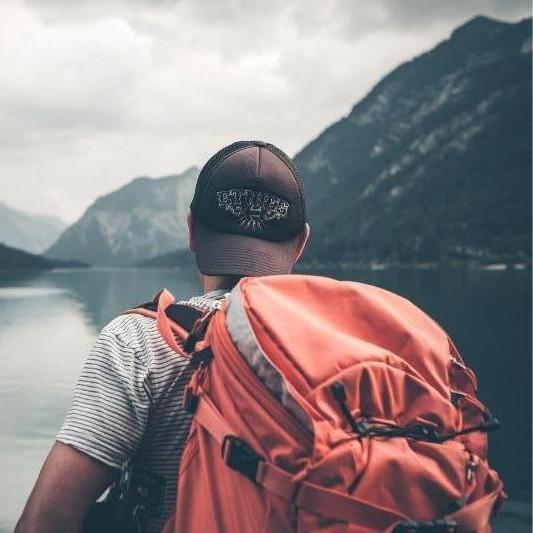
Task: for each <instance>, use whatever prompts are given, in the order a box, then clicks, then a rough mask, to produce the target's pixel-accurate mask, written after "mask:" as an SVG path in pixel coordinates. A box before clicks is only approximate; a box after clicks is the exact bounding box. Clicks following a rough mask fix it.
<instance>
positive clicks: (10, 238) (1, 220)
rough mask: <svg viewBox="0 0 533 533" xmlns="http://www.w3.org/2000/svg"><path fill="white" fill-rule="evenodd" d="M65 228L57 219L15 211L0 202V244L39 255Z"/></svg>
mask: <svg viewBox="0 0 533 533" xmlns="http://www.w3.org/2000/svg"><path fill="white" fill-rule="evenodd" d="M66 227H67V224H66V223H65V222H64V221H63V220H61V219H60V218H59V217H55V216H53V215H43V214H38V213H31V212H28V211H22V210H20V209H15V208H13V207H11V206H9V205H7V204H6V203H5V202H3V201H1V200H0V242H5V243H6V244H7V245H9V246H13V247H15V248H20V249H22V250H26V251H28V252H30V253H41V252H44V250H46V249H47V248H48V247H49V246H50V244H52V241H54V240H55V239H56V238H57V237H58V236H59V235H60V233H61V232H62V231H63V230H64V229H65V228H66Z"/></svg>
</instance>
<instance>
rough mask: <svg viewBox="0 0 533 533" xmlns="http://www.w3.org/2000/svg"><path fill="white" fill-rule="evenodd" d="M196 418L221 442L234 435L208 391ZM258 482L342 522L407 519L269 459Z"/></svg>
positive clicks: (385, 524)
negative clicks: (296, 477) (298, 479)
mask: <svg viewBox="0 0 533 533" xmlns="http://www.w3.org/2000/svg"><path fill="white" fill-rule="evenodd" d="M195 419H196V421H197V422H198V423H199V424H201V425H202V426H203V427H204V428H205V429H206V430H207V431H208V432H209V433H210V434H211V435H212V436H213V438H214V439H215V440H216V441H217V442H219V443H220V444H221V445H222V443H223V442H224V439H225V438H226V437H227V436H228V435H234V432H233V430H232V429H231V427H230V426H229V425H228V423H227V422H226V420H225V419H224V417H223V416H222V414H221V413H220V411H219V410H218V409H217V408H216V407H215V405H214V404H213V403H212V402H211V400H210V399H209V398H207V397H206V395H205V394H204V395H202V396H201V397H200V400H199V403H198V408H197V410H196V413H195ZM255 481H256V483H257V484H258V485H260V486H262V487H263V488H264V489H266V490H267V491H269V492H270V493H272V494H275V495H276V496H278V497H280V498H282V499H284V500H286V501H294V503H295V504H296V505H297V506H298V507H299V508H300V509H303V510H305V511H308V512H310V513H314V514H320V515H322V516H325V517H327V518H333V519H335V520H339V521H341V522H351V523H357V524H359V525H361V526H366V527H369V528H374V529H376V530H379V531H385V530H387V529H389V528H391V527H393V526H394V525H396V524H397V523H399V522H402V521H404V520H407V517H406V516H405V515H402V514H399V513H396V512H394V511H390V510H388V509H384V508H381V507H378V506H376V505H375V504H372V503H369V502H365V501H363V500H360V499H359V498H354V497H353V496H347V495H344V494H341V493H339V492H336V491H333V490H330V489H326V488H324V487H320V486H318V485H313V484H311V483H308V482H306V481H302V482H296V481H294V479H293V477H292V475H291V474H289V473H287V472H285V471H284V470H282V469H281V468H279V467H277V466H275V465H273V464H272V463H268V462H266V461H260V462H259V465H258V470H257V474H256V478H255Z"/></svg>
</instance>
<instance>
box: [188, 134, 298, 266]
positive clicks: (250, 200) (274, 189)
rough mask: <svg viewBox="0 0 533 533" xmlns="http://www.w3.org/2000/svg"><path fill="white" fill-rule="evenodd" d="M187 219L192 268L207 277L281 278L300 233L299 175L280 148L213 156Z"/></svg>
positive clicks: (238, 148)
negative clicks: (192, 234)
mask: <svg viewBox="0 0 533 533" xmlns="http://www.w3.org/2000/svg"><path fill="white" fill-rule="evenodd" d="M191 213H192V215H193V217H194V220H195V228H196V237H195V238H196V263H197V265H198V269H199V270H200V272H202V273H203V274H207V275H241V276H261V275H270V274H286V273H288V272H289V271H290V269H291V267H292V265H293V263H294V250H295V241H294V239H295V237H297V236H298V235H299V234H300V233H301V232H302V231H303V230H304V228H305V221H306V214H305V200H304V195H303V189H302V185H301V182H300V178H299V176H298V171H297V170H296V167H295V165H294V163H293V162H292V161H291V159H290V158H289V157H288V156H287V155H286V154H285V153H284V152H283V151H281V150H280V149H279V148H277V147H276V146H274V145H272V144H268V143H265V142H262V141H238V142H235V143H233V144H230V145H229V146H226V147H225V148H223V149H222V150H220V151H219V152H217V153H216V154H215V155H214V156H213V157H211V159H209V161H208V162H207V163H206V164H205V166H204V167H203V168H202V171H201V172H200V176H199V177H198V182H197V183H196V189H195V191H194V197H193V200H192V203H191Z"/></svg>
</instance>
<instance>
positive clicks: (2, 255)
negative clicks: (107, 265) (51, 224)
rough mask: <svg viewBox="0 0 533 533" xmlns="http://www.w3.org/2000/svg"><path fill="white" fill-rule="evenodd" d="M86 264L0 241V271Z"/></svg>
mask: <svg viewBox="0 0 533 533" xmlns="http://www.w3.org/2000/svg"><path fill="white" fill-rule="evenodd" d="M87 266H88V265H86V264H84V263H81V262H79V261H61V260H57V259H50V258H48V257H43V256H41V255H36V254H30V253H28V252H25V251H24V250H19V249H17V248H12V247H10V246H6V245H5V244H3V243H1V242H0V271H2V270H17V271H20V270H48V269H51V268H83V267H87Z"/></svg>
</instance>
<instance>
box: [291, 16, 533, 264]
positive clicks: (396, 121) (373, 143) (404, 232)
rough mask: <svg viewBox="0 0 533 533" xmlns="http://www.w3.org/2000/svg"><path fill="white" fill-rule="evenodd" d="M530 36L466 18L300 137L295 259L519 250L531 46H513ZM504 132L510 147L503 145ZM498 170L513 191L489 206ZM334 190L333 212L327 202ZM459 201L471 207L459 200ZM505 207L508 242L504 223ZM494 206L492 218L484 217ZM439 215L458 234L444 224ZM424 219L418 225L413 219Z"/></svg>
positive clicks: (523, 29)
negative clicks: (305, 222)
mask: <svg viewBox="0 0 533 533" xmlns="http://www.w3.org/2000/svg"><path fill="white" fill-rule="evenodd" d="M528 39H530V19H525V20H523V21H520V22H517V23H506V22H499V21H493V20H491V19H488V18H486V17H476V18H475V19H472V20H471V21H468V22H467V23H465V24H463V25H462V26H461V27H459V28H457V29H456V30H455V31H454V32H453V34H452V36H451V37H450V38H449V39H447V40H445V41H443V42H441V43H439V44H438V45H437V46H436V47H434V48H433V49H432V50H430V51H427V52H425V53H423V54H421V55H420V56H418V57H416V58H414V59H413V60H411V61H409V62H406V63H404V64H402V65H400V66H398V67H397V68H395V69H394V70H393V71H391V73H390V74H388V75H387V76H385V77H384V78H383V79H382V80H380V81H379V82H378V83H377V84H376V85H375V86H374V87H373V88H372V89H371V91H370V92H369V93H368V94H367V95H366V96H365V97H364V98H363V99H362V100H360V101H359V102H357V103H356V104H355V105H354V106H353V107H352V110H351V111H350V113H349V114H348V115H346V116H345V117H343V118H341V119H340V120H339V121H337V122H336V123H334V124H332V125H331V126H329V127H328V128H326V129H325V130H324V132H323V133H322V134H321V135H319V136H318V137H317V138H315V139H314V140H313V141H311V142H310V143H309V144H308V145H306V146H305V147H304V148H303V149H302V150H301V151H300V152H299V153H298V154H297V155H296V156H295V161H296V164H297V166H298V168H299V169H300V172H301V174H302V176H303V177H304V184H305V186H306V190H307V193H308V194H307V196H308V199H309V202H308V204H309V216H310V222H311V225H312V227H313V230H314V232H312V237H311V240H310V243H309V248H308V250H307V252H306V254H305V258H306V259H307V260H308V261H315V262H322V263H323V262H328V261H331V260H332V259H336V258H342V259H343V260H348V261H361V262H365V263H369V262H372V261H378V262H400V263H405V262H427V261H437V262H440V261H446V260H460V261H472V260H475V261H491V260H495V259H496V260H499V259H512V257H511V256H515V259H516V258H518V259H520V260H523V259H526V258H527V257H528V256H529V252H530V249H531V248H530V244H528V243H529V241H530V239H529V235H530V230H529V226H528V224H527V221H528V219H530V212H531V209H530V206H528V205H527V201H526V200H525V199H526V198H529V197H530V194H528V190H530V188H531V187H530V182H529V180H528V176H529V175H530V168H531V164H530V143H529V142H528V140H529V139H530V138H531V135H530V121H529V120H528V119H527V116H528V112H527V110H528V109H530V98H529V97H530V94H531V82H530V72H531V66H530V61H529V60H530V55H529V53H530V49H529V50H528V51H527V52H526V53H523V49H524V47H525V43H527V40H528ZM507 115H509V116H512V119H513V120H514V121H515V122H516V127H515V128H510V127H509V122H510V119H508V118H507ZM507 138H510V139H513V141H514V144H515V145H514V146H513V143H512V142H511V143H509V142H508V143H505V140H506V139H507ZM498 141H500V143H501V146H500V145H499V144H498ZM502 141H503V142H502ZM503 161H505V162H506V163H507V164H508V167H507V169H505V170H508V171H509V172H507V173H506V174H507V175H506V174H505V173H504V172H503V170H502V168H501V166H502V162H503ZM476 165H477V168H476ZM444 168H446V169H447V170H448V174H447V176H445V175H443V169H444ZM476 172H477V173H478V174H479V173H480V172H484V173H486V175H487V177H488V179H487V181H486V183H487V184H489V185H490V187H489V188H490V189H491V190H490V191H485V190H483V187H480V186H481V185H484V181H483V179H481V178H482V177H480V176H476ZM461 177H463V178H464V179H463V180H461ZM447 178H448V179H447ZM504 178H505V180H508V181H512V182H513V185H514V186H515V189H516V190H515V191H514V193H513V194H507V196H508V198H507V200H506V202H505V203H504V205H503V207H499V206H498V205H495V204H496V203H497V202H496V201H495V200H496V198H497V197H498V195H502V194H505V186H504V185H502V180H503V179H504ZM513 180H514V181H513ZM475 186H478V191H476V189H475ZM480 190H481V191H482V192H481V193H480V192H479V191H480ZM406 191H408V193H407V194H406ZM507 192H508V191H507ZM437 193H441V195H444V196H445V197H446V201H445V202H444V201H443V199H442V198H443V197H444V196H443V197H441V198H439V197H437ZM332 198H335V210H331V209H329V210H328V209H325V208H324V206H327V205H328V204H331V203H332ZM480 200H481V201H480ZM468 202H471V204H472V208H470V209H468V206H466V205H463V206H462V207H461V205H460V204H461V203H463V204H467V203H468ZM513 202H515V203H516V208H517V209H515V210H514V211H513V210H512V209H509V205H510V204H511V203H513ZM444 204H445V205H444ZM476 204H484V205H481V206H479V205H476ZM505 210H506V212H505V213H504V212H503V211H505ZM507 211H511V216H510V219H509V220H510V221H511V226H512V228H510V229H514V230H515V233H518V234H519V235H520V236H519V238H518V239H516V238H514V236H513V235H512V232H511V231H510V229H506V227H505V224H504V222H505V221H506V218H507V215H509V213H508V212H507ZM493 213H494V214H496V215H497V218H498V220H497V223H494V220H492V221H491V215H492V214H493ZM446 214H447V215H448V216H449V217H454V218H455V219H456V226H458V227H459V228H462V230H461V231H457V227H455V228H454V227H451V225H450V223H449V221H446V219H445V215H446ZM422 220H423V221H424V223H425V225H426V226H427V231H426V230H424V231H420V228H418V227H417V225H420V222H421V221H422ZM452 226H453V224H452ZM325 228H328V229H334V231H331V232H330V231H326V230H325ZM432 233H433V234H432ZM505 240H508V245H507V246H505V243H504V242H503V241H505ZM469 241H470V242H469ZM496 241H499V242H496ZM513 246H514V247H515V248H513ZM513 250H514V251H513Z"/></svg>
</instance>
